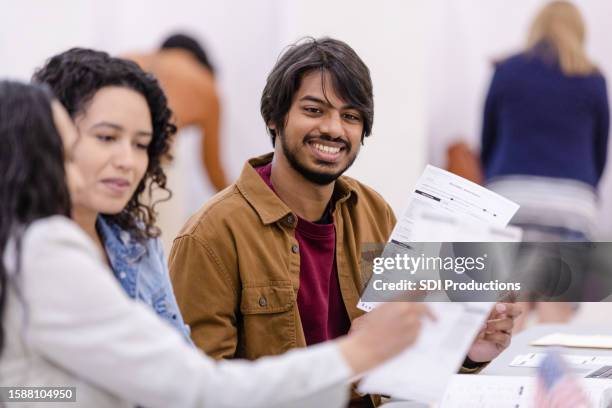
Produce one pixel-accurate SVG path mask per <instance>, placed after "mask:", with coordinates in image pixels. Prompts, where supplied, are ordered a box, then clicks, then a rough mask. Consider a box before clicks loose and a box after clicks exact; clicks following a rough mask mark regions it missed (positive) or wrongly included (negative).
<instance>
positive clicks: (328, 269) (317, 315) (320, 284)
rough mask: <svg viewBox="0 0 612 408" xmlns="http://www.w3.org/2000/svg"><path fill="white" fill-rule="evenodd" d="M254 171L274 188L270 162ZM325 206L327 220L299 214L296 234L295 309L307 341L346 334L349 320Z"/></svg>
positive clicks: (332, 224) (333, 231) (334, 239)
mask: <svg viewBox="0 0 612 408" xmlns="http://www.w3.org/2000/svg"><path fill="white" fill-rule="evenodd" d="M256 170H257V173H259V175H260V176H261V178H262V179H263V180H264V181H265V182H266V184H267V185H268V187H270V188H271V189H272V191H274V187H272V182H271V181H270V174H271V171H272V164H271V163H270V164H267V165H265V166H262V167H258V168H257V169H256ZM331 208H332V206H331V205H330V206H328V209H327V210H326V211H328V212H329V213H328V214H327V215H328V216H327V217H326V216H324V217H323V218H322V219H326V221H327V222H329V223H319V222H316V223H314V222H309V221H306V220H304V219H302V218H300V217H298V224H297V227H296V229H295V238H296V239H297V241H298V244H299V246H300V289H299V290H298V299H297V303H298V309H299V311H300V317H301V319H302V327H303V328H304V336H305V337H306V344H307V345H311V344H316V343H321V342H323V341H326V340H330V339H334V338H336V337H339V336H342V335H344V334H346V333H347V332H348V330H349V328H350V327H351V322H350V319H349V317H348V313H347V312H346V308H345V306H344V302H343V301H342V294H341V292H340V283H339V281H338V272H337V270H336V229H335V227H334V223H333V217H332V215H331Z"/></svg>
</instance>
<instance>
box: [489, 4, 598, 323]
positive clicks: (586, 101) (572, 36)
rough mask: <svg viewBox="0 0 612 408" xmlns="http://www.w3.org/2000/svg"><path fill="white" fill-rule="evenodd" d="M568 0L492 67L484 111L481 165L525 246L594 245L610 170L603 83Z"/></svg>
mask: <svg viewBox="0 0 612 408" xmlns="http://www.w3.org/2000/svg"><path fill="white" fill-rule="evenodd" d="M584 42H585V24H584V21H583V19H582V16H581V14H580V12H579V10H578V9H577V8H576V7H575V6H574V5H573V4H571V3H570V2H567V1H553V2H551V3H548V4H547V5H546V6H545V7H544V8H543V9H542V10H541V11H540V12H539V14H538V15H537V16H536V18H535V20H534V22H533V23H532V25H531V29H530V32H529V36H528V41H527V47H526V48H525V50H523V52H521V53H519V54H516V55H513V56H511V57H509V58H506V59H504V60H503V61H501V62H498V63H497V64H496V67H495V73H494V75H493V79H492V81H491V85H490V87H489V91H488V94H487V97H486V102H485V107H484V118H483V127H482V151H481V160H482V165H483V170H484V173H485V184H486V186H487V187H488V188H490V189H492V190H493V191H496V192H498V193H500V194H502V195H503V196H505V197H507V198H509V199H511V200H513V201H515V202H516V203H518V204H520V206H521V208H520V209H519V211H518V212H517V214H516V216H515V217H514V218H513V220H512V223H513V224H515V225H518V226H520V227H521V228H523V231H524V234H523V239H524V240H525V241H591V240H594V239H595V238H596V232H597V231H596V228H595V226H596V224H597V187H598V183H599V181H600V179H601V176H602V174H603V171H604V168H605V165H606V159H607V157H606V155H607V150H608V132H609V108H608V97H607V91H606V81H605V78H604V76H603V74H602V73H601V71H600V70H599V69H598V68H597V67H596V65H595V64H594V63H593V62H592V61H591V59H590V58H589V57H588V56H587V54H586V52H585V49H584ZM538 309H539V310H540V313H539V316H540V321H549V322H550V321H566V320H568V319H569V318H570V317H571V314H572V307H571V305H570V304H539V305H538Z"/></svg>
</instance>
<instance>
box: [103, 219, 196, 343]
mask: <svg viewBox="0 0 612 408" xmlns="http://www.w3.org/2000/svg"><path fill="white" fill-rule="evenodd" d="M96 228H97V230H98V233H99V234H100V237H101V239H102V241H103V243H104V247H105V249H106V254H107V255H108V259H109V261H110V264H111V269H112V270H113V273H114V274H115V277H116V278H117V280H118V281H119V283H121V286H122V287H123V289H124V290H125V292H126V293H127V294H128V295H129V297H131V298H132V299H139V300H140V301H142V302H144V303H145V304H147V305H148V306H149V307H151V309H153V310H154V311H155V313H157V314H158V315H159V316H160V317H161V318H162V319H164V320H166V321H168V322H169V323H170V324H171V325H172V326H173V327H175V328H176V329H177V330H179V332H181V333H182V334H183V335H184V336H185V338H186V339H187V340H188V341H189V343H191V339H190V331H189V326H187V325H186V324H185V323H184V322H183V317H182V316H181V312H180V310H179V308H178V304H177V303H176V298H175V297H174V292H173V290H172V284H171V283H170V279H169V276H168V267H167V265H166V261H165V259H164V253H163V248H162V244H161V241H160V239H159V238H157V239H149V240H148V241H147V242H146V243H145V244H144V245H143V244H141V243H139V242H137V241H136V240H133V239H132V237H131V236H130V234H129V232H127V231H124V230H122V229H121V228H120V227H119V226H117V225H115V224H112V223H109V222H108V221H106V220H105V219H104V218H103V217H101V216H99V217H98V219H97V221H96Z"/></svg>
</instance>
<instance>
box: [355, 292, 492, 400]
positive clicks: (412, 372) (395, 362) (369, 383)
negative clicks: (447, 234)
mask: <svg viewBox="0 0 612 408" xmlns="http://www.w3.org/2000/svg"><path fill="white" fill-rule="evenodd" d="M429 307H430V308H431V310H432V312H433V313H434V315H435V316H436V317H437V321H435V322H432V321H430V320H425V321H424V323H423V325H422V326H421V334H420V336H419V338H418V340H417V342H416V343H415V344H414V345H413V346H412V347H410V348H408V349H407V350H406V351H404V352H403V353H401V354H400V355H399V356H397V357H395V358H393V359H392V360H390V361H388V362H387V363H385V364H383V365H382V366H380V367H379V368H377V369H375V370H373V371H371V372H369V373H367V374H366V376H365V377H364V378H363V379H362V380H361V382H360V384H359V390H360V391H362V392H367V393H373V394H383V395H390V396H392V397H395V398H404V399H411V400H415V401H419V402H434V401H437V400H439V398H440V396H441V395H442V394H443V392H444V389H445V388H446V385H447V383H448V381H449V380H450V378H451V377H452V375H453V374H454V373H456V372H457V370H458V369H459V367H460V366H461V363H462V362H463V359H464V358H465V355H466V353H467V351H468V349H469V347H470V345H471V344H472V342H473V340H474V336H475V335H476V333H477V332H478V331H479V329H480V328H481V327H482V325H483V324H484V322H485V319H486V318H487V316H488V314H489V311H490V309H491V307H492V303H485V302H473V303H468V302H464V303H431V304H429Z"/></svg>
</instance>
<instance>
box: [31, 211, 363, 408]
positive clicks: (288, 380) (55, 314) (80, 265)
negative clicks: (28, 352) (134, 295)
mask: <svg viewBox="0 0 612 408" xmlns="http://www.w3.org/2000/svg"><path fill="white" fill-rule="evenodd" d="M22 248H23V251H24V252H23V267H22V272H21V273H22V274H23V284H24V285H23V290H24V295H25V296H24V298H25V302H26V304H27V310H28V312H27V313H28V315H29V323H28V328H27V337H26V338H27V341H28V343H29V345H30V346H31V347H32V349H33V350H35V351H36V352H38V353H40V354H41V355H43V356H44V357H45V358H47V359H49V360H51V361H53V362H55V363H56V364H57V365H59V366H61V367H62V368H64V369H65V370H67V371H69V372H71V373H73V375H75V376H77V377H80V378H83V379H85V380H88V381H89V382H91V383H93V384H95V385H96V386H98V387H100V388H103V389H105V390H107V391H108V392H110V393H112V394H114V395H116V396H118V397H119V398H122V399H125V400H127V401H129V402H131V403H134V404H140V405H144V406H147V407H151V408H155V407H169V406H173V407H221V408H223V407H227V408H229V407H246V406H248V407H264V406H265V407H287V406H290V407H301V406H303V407H307V406H317V407H340V406H343V405H345V404H346V403H347V398H348V385H347V384H348V381H349V379H350V376H351V372H350V369H349V367H348V366H347V364H346V362H345V360H344V359H343V357H342V355H341V353H340V351H339V349H338V348H337V346H336V345H335V344H324V345H320V346H317V347H312V348H309V349H308V350H296V351H292V352H290V353H287V354H285V355H283V356H280V357H268V358H263V359H260V360H258V361H256V362H245V361H224V362H219V363H217V362H214V361H213V360H212V359H210V358H208V357H206V356H205V355H204V354H203V353H201V352H200V351H199V350H197V349H194V348H192V347H190V346H188V345H187V344H186V343H185V341H184V340H183V339H182V338H181V336H180V335H179V333H178V332H177V331H176V330H175V329H173V328H171V327H170V326H169V325H167V323H165V322H163V321H162V320H160V319H159V318H158V317H157V316H156V315H155V314H154V313H153V312H151V311H150V310H148V309H147V308H146V306H144V305H142V304H140V303H137V302H134V301H132V300H131V299H129V298H128V297H127V296H126V295H125V294H124V293H123V291H122V289H121V288H120V286H119V284H118V283H117V282H116V280H115V279H114V277H113V276H112V274H111V272H110V271H109V270H108V268H106V267H105V265H104V264H103V263H102V262H101V260H100V258H99V256H98V255H97V254H96V249H95V247H94V246H93V244H92V242H91V241H90V240H89V238H88V237H87V236H86V235H85V234H84V233H82V232H81V231H80V230H79V229H77V227H76V226H74V225H73V224H72V223H71V222H70V221H67V220H65V219H58V218H55V219H54V220H52V221H45V222H38V223H36V224H34V225H33V226H31V227H30V228H29V230H28V232H27V233H26V236H25V239H24V244H23V247H22Z"/></svg>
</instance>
